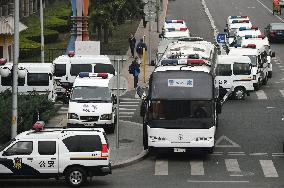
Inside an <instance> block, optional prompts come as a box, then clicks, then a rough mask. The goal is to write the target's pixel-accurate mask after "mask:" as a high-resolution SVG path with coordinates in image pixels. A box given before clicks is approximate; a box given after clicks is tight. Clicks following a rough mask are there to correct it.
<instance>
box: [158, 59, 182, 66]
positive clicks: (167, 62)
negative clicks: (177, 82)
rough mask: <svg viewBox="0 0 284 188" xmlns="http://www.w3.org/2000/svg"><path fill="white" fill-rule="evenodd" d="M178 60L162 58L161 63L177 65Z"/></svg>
mask: <svg viewBox="0 0 284 188" xmlns="http://www.w3.org/2000/svg"><path fill="white" fill-rule="evenodd" d="M177 64H178V60H177V59H163V60H162V61H161V65H163V66H166V65H177Z"/></svg>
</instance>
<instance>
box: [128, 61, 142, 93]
mask: <svg viewBox="0 0 284 188" xmlns="http://www.w3.org/2000/svg"><path fill="white" fill-rule="evenodd" d="M128 71H129V73H130V74H132V75H133V77H134V88H136V87H137V85H138V80H139V74H140V65H139V64H138V57H135V59H134V60H133V61H132V63H131V64H130V65H129V69H128Z"/></svg>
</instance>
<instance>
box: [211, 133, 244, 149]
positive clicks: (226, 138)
mask: <svg viewBox="0 0 284 188" xmlns="http://www.w3.org/2000/svg"><path fill="white" fill-rule="evenodd" d="M223 140H224V141H225V142H228V143H229V144H223V145H221V144H220V143H221V142H222V141H223ZM215 147H221V148H230V147H233V148H234V147H237V148H240V147H241V146H240V145H239V144H237V143H236V142H233V141H232V140H231V139H229V138H228V137H226V136H225V135H222V136H221V137H220V138H219V139H218V140H216V144H215Z"/></svg>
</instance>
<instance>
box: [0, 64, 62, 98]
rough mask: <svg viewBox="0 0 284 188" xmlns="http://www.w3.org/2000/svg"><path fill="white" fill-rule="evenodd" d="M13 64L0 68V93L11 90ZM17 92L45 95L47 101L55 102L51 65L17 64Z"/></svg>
mask: <svg viewBox="0 0 284 188" xmlns="http://www.w3.org/2000/svg"><path fill="white" fill-rule="evenodd" d="M12 74H13V63H6V64H5V65H3V66H0V75H1V76H0V84H1V85H0V86H1V87H0V92H3V91H5V90H7V89H9V90H12V78H13V75H12ZM18 92H19V93H21V94H29V93H30V92H37V93H39V94H47V95H48V99H49V100H51V101H53V102H55V100H56V97H57V95H56V93H55V84H54V77H53V65H52V64H51V63H19V64H18Z"/></svg>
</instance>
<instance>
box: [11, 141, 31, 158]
mask: <svg viewBox="0 0 284 188" xmlns="http://www.w3.org/2000/svg"><path fill="white" fill-rule="evenodd" d="M32 152H33V142H32V141H20V142H17V143H15V144H14V145H13V146H11V147H10V148H9V149H7V150H6V153H7V154H8V155H30V154H31V153H32Z"/></svg>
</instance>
